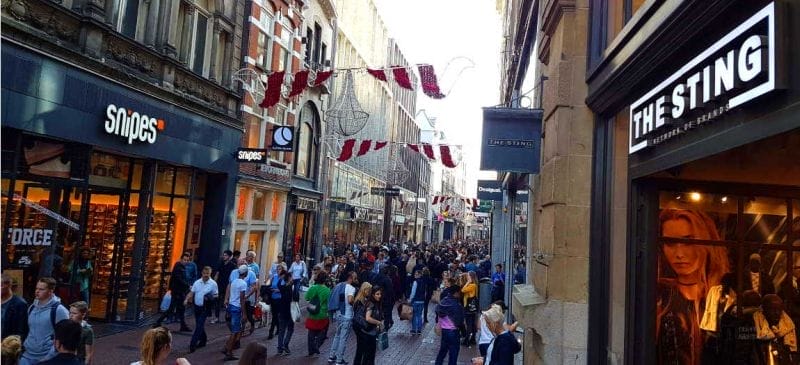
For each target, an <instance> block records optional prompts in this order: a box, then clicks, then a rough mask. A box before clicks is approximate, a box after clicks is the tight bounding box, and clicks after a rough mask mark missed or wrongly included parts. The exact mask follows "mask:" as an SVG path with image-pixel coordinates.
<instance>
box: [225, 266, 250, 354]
mask: <svg viewBox="0 0 800 365" xmlns="http://www.w3.org/2000/svg"><path fill="white" fill-rule="evenodd" d="M233 272H235V273H238V274H239V278H237V279H235V280H233V281H232V282H231V285H228V292H227V293H225V307H226V310H227V311H228V313H229V314H230V315H231V320H230V321H229V322H228V326H229V328H230V330H231V336H230V337H229V338H228V342H226V343H225V359H224V360H223V361H233V360H238V358H236V357H235V356H233V346H234V345H235V344H236V342H238V341H239V339H240V338H241V337H242V305H244V304H245V303H246V300H247V299H245V296H246V294H247V290H248V286H247V283H246V282H245V281H244V279H245V278H246V277H247V275H248V273H250V269H249V268H248V267H247V265H241V266H239V269H238V270H234V271H233Z"/></svg>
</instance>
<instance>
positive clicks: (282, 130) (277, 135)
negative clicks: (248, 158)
mask: <svg viewBox="0 0 800 365" xmlns="http://www.w3.org/2000/svg"><path fill="white" fill-rule="evenodd" d="M293 147H294V129H293V128H292V127H288V126H281V127H275V129H273V130H272V146H270V148H271V149H272V150H273V151H286V152H292V151H293V150H294V148H293Z"/></svg>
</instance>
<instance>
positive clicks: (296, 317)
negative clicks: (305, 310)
mask: <svg viewBox="0 0 800 365" xmlns="http://www.w3.org/2000/svg"><path fill="white" fill-rule="evenodd" d="M290 307H291V312H292V321H295V322H300V318H301V317H302V315H301V314H300V303H298V302H292V304H291V305H290Z"/></svg>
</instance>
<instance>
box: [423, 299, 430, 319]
mask: <svg viewBox="0 0 800 365" xmlns="http://www.w3.org/2000/svg"><path fill="white" fill-rule="evenodd" d="M430 303H431V300H430V299H425V307H424V308H425V310H424V311H423V314H422V320H423V321H424V322H425V323H428V307H429V306H430Z"/></svg>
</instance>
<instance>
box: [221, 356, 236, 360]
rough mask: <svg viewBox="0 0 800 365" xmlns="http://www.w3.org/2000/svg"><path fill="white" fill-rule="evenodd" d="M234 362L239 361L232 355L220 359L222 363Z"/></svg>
mask: <svg viewBox="0 0 800 365" xmlns="http://www.w3.org/2000/svg"><path fill="white" fill-rule="evenodd" d="M236 360H239V358H238V357H236V356H233V355H225V358H224V359H222V361H236Z"/></svg>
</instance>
